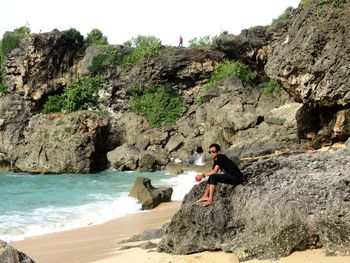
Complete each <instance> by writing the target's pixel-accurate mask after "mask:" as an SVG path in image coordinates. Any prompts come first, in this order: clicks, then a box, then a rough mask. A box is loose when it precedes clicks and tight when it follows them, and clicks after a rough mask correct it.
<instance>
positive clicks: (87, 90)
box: [43, 77, 106, 113]
mask: <svg viewBox="0 0 350 263" xmlns="http://www.w3.org/2000/svg"><path fill="white" fill-rule="evenodd" d="M105 83H106V80H105V79H104V78H102V77H84V78H81V79H79V80H75V81H73V82H71V83H69V84H68V85H67V86H66V87H65V89H64V92H63V93H62V94H61V95H55V96H49V98H48V100H47V101H46V103H45V104H44V109H43V111H44V112H45V113H50V112H60V111H63V110H64V111H67V112H73V111H77V110H84V109H87V108H88V107H91V106H96V105H97V104H98V103H99V98H98V90H99V89H100V88H101V87H102V86H103V85H104V84H105Z"/></svg>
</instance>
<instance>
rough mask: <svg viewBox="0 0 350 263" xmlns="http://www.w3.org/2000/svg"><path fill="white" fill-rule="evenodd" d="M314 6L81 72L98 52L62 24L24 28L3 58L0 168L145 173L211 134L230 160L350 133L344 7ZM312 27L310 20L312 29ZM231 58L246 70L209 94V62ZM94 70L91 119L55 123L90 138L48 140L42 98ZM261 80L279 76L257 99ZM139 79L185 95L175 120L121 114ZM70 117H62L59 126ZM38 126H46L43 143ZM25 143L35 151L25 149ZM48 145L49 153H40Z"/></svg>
mask: <svg viewBox="0 0 350 263" xmlns="http://www.w3.org/2000/svg"><path fill="white" fill-rule="evenodd" d="M316 2H317V1H310V3H308V4H304V5H300V7H299V8H298V9H297V10H294V11H293V12H292V14H293V17H292V18H291V19H290V21H288V22H284V23H283V24H281V25H279V26H275V27H256V28H252V29H249V30H243V31H242V32H241V34H240V35H237V36H234V35H229V34H228V35H224V36H222V37H220V38H218V39H217V41H216V44H215V46H214V47H213V48H211V49H200V48H177V47H167V48H164V49H163V51H162V52H160V53H159V54H158V55H156V56H153V57H149V58H147V59H143V60H141V61H139V63H137V64H136V65H135V66H134V67H132V68H129V69H125V68H123V67H120V66H118V65H116V64H115V63H112V62H108V61H107V62H103V63H102V64H101V66H100V67H99V68H96V69H94V70H91V66H93V64H94V60H95V59H96V58H97V57H98V56H99V55H102V56H103V55H105V52H106V48H105V47H95V46H86V44H85V43H83V42H82V41H81V40H79V39H77V38H75V37H74V36H72V35H70V34H69V33H68V32H59V31H57V30H54V31H52V32H49V33H43V34H33V35H31V36H30V37H28V38H26V39H25V40H24V41H23V42H22V43H21V46H20V48H18V49H15V50H13V51H12V53H10V54H9V55H8V56H7V57H6V59H5V65H4V69H5V78H4V80H5V83H6V85H7V86H8V88H9V89H8V91H9V93H7V94H1V95H0V110H1V119H0V140H1V141H2V143H1V146H0V163H1V165H2V167H3V168H7V169H12V170H21V171H31V172H63V171H64V172H67V171H68V172H69V171H71V172H82V171H86V172H87V171H97V170H100V169H103V168H105V167H107V166H108V165H112V166H114V167H115V168H116V169H119V170H128V169H131V170H135V169H137V170H141V171H150V170H156V169H163V168H164V167H165V166H166V165H167V164H169V163H171V162H174V161H176V162H182V163H184V164H186V163H188V162H189V161H190V160H191V158H192V154H193V152H194V151H195V150H196V149H197V148H203V149H206V148H207V147H208V145H209V144H210V143H212V142H217V143H220V144H221V145H222V147H223V149H224V150H225V151H226V152H227V154H228V155H229V156H231V157H240V158H242V157H247V156H251V155H256V154H259V153H271V152H274V151H275V150H279V149H281V148H286V147H294V146H295V145H296V144H297V143H299V142H303V141H306V142H310V143H309V144H307V145H311V146H312V147H314V148H319V147H321V146H323V145H324V144H331V143H334V142H336V141H341V140H344V141H345V140H346V139H347V138H348V137H349V135H350V131H349V125H348V123H349V119H350V117H349V116H350V115H349V109H348V108H349V103H348V101H347V97H348V90H347V84H346V83H347V82H346V81H347V79H348V78H347V77H346V74H344V72H348V69H347V68H346V67H347V66H346V65H347V63H346V62H347V59H348V56H346V55H344V54H347V52H348V49H349V45H348V44H349V43H348V41H346V39H347V36H348V30H347V29H346V27H345V24H344V23H345V22H344V21H347V16H348V12H347V11H348V9H349V3H347V2H346V3H343V4H342V5H341V6H337V7H335V6H334V5H333V4H331V3H328V2H322V3H318V2H317V3H316ZM321 8H322V9H321ZM316 25H321V26H319V27H317V30H314V28H316ZM318 40H320V41H318ZM321 40H322V41H321ZM343 40H344V41H343ZM108 50H110V51H111V52H112V53H113V54H119V55H123V54H129V53H130V52H131V51H132V48H127V47H123V46H109V47H108ZM232 59H234V60H237V61H241V62H244V63H245V64H246V65H248V66H249V68H250V70H252V71H253V72H254V73H256V74H257V78H256V79H255V80H254V81H250V82H246V81H241V80H240V79H238V78H236V77H234V76H232V77H230V78H226V79H225V80H222V81H220V82H218V83H216V85H215V86H214V87H213V88H212V89H211V90H206V89H204V85H205V84H206V83H208V81H209V79H210V77H211V76H212V74H213V72H214V70H215V68H216V66H217V65H219V64H220V63H222V62H223V61H224V60H232ZM94 74H98V75H102V76H104V77H105V78H106V79H107V85H106V86H105V88H104V89H103V90H100V92H99V96H100V97H101V98H102V99H103V103H102V104H100V105H99V106H98V107H97V108H95V110H97V111H101V110H102V111H103V112H108V114H107V115H103V116H101V117H99V118H97V117H95V116H92V115H94V114H92V115H89V113H82V114H81V115H79V114H78V115H79V116H80V117H79V118H82V116H85V118H87V119H86V120H84V121H81V122H74V124H69V125H68V126H69V127H68V126H67V127H66V128H67V130H73V131H79V133H80V134H81V135H82V137H84V138H85V137H87V138H89V139H87V143H83V144H81V145H80V146H79V147H73V148H69V150H68V148H67V147H66V146H64V145H65V144H66V143H67V144H69V143H68V141H70V139H69V138H65V139H67V141H65V142H63V141H62V144H59V143H57V142H58V141H57V140H58V139H57V137H59V136H63V135H64V134H65V132H64V131H63V130H61V128H60V127H58V126H59V125H60V124H61V122H62V121H61V122H59V121H57V122H52V119H55V118H56V117H57V116H52V117H50V116H49V115H47V116H44V115H42V106H43V104H44V103H45V102H46V101H47V99H48V96H50V95H56V94H61V93H62V92H63V90H64V88H65V87H66V86H67V83H69V82H70V81H72V80H73V79H77V78H80V77H83V76H86V75H94ZM270 78H272V79H276V80H278V81H279V82H280V84H281V85H282V86H283V88H284V89H285V91H286V92H285V91H282V92H281V93H280V94H278V95H274V96H272V95H266V94H265V93H264V92H263V88H262V87H264V86H265V85H266V84H267V83H266V81H268V80H269V79H270ZM150 84H162V85H166V86H168V87H169V88H171V89H172V90H175V91H176V92H177V93H178V94H179V95H180V96H181V98H182V99H183V101H184V102H185V103H186V110H185V111H184V112H183V114H182V117H181V118H180V120H178V121H177V123H176V125H173V126H169V125H168V126H164V127H162V128H153V129H151V128H150V125H149V123H148V121H147V119H145V118H144V117H141V116H137V115H136V114H135V113H134V112H132V111H131V110H130V107H129V105H130V100H131V98H132V90H133V88H134V87H138V88H140V89H141V90H146V89H147V87H148V86H149V85H150ZM199 99H200V100H199ZM75 116H77V114H72V117H70V114H68V113H63V115H62V118H63V122H65V120H66V119H70V118H73V119H74V118H75ZM97 119H98V120H97ZM91 121H96V122H97V123H98V124H97V125H98V127H95V128H93V129H92V130H93V131H94V132H91V130H90V128H89V127H86V128H84V129H82V128H81V127H79V125H80V123H91ZM52 125H54V126H52ZM45 126H47V127H53V128H52V131H55V134H53V133H52V132H51V131H48V130H47V131H45V129H43V130H42V131H40V132H39V129H36V127H45ZM39 133H42V134H46V137H45V140H42V138H41V137H40V136H39ZM57 133H58V134H60V135H59V136H58V135H57ZM68 134H71V133H68ZM85 135H86V136H85ZM71 136H73V137H74V136H77V135H73V134H71ZM60 142H61V140H60ZM32 143H33V144H35V145H36V147H34V148H37V150H36V151H35V153H31V154H28V153H29V152H30V151H28V149H32ZM52 145H55V148H54V149H56V150H49V149H50V147H51V146H52ZM64 149H65V150H64ZM61 151H64V152H65V153H66V154H67V156H68V158H67V159H66V160H65V161H60V162H58V161H57V160H58V159H59V158H58V157H57V158H56V157H54V156H55V154H57V156H59V155H60V154H61ZM82 153H83V154H82ZM107 153H108V154H107ZM45 155H46V157H45ZM71 155H76V156H79V157H78V158H71V157H69V156H71ZM65 162H67V163H65ZM71 162H73V163H74V164H73V163H71ZM82 164H84V165H82ZM74 166H76V167H80V168H79V169H74V168H73V167H74Z"/></svg>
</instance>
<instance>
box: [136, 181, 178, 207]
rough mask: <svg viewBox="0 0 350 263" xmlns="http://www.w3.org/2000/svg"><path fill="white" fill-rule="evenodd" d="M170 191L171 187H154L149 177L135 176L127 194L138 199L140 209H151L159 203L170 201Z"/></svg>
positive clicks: (171, 190)
mask: <svg viewBox="0 0 350 263" xmlns="http://www.w3.org/2000/svg"><path fill="white" fill-rule="evenodd" d="M172 193H173V189H172V188H171V187H160V188H156V187H154V186H152V184H151V180H150V179H149V178H145V177H137V178H136V181H135V184H134V187H133V188H132V189H131V191H130V193H129V195H130V196H131V197H135V198H136V199H138V200H139V202H140V203H141V204H142V209H152V208H154V207H156V206H158V205H159V204H160V203H163V202H170V201H171V195H172Z"/></svg>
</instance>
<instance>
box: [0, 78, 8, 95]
mask: <svg viewBox="0 0 350 263" xmlns="http://www.w3.org/2000/svg"><path fill="white" fill-rule="evenodd" d="M0 80H1V79H0ZM7 92H8V88H7V86H6V85H5V84H4V83H2V80H1V82H0V94H2V93H7Z"/></svg>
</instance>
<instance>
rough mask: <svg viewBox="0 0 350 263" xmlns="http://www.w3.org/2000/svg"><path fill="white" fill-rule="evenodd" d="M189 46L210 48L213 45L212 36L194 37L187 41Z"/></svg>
mask: <svg viewBox="0 0 350 263" xmlns="http://www.w3.org/2000/svg"><path fill="white" fill-rule="evenodd" d="M188 44H189V47H200V48H210V47H211V46H212V45H213V37H211V36H202V37H199V38H197V37H194V38H192V39H190V40H189V41H188Z"/></svg>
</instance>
